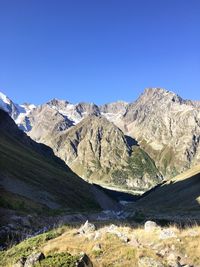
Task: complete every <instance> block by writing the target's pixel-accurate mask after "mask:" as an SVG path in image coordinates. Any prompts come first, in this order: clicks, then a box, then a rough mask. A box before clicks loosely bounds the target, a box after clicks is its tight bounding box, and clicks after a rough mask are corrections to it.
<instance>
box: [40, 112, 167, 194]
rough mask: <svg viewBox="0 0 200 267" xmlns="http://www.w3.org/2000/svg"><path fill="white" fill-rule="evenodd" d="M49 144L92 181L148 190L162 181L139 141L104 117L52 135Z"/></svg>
mask: <svg viewBox="0 0 200 267" xmlns="http://www.w3.org/2000/svg"><path fill="white" fill-rule="evenodd" d="M45 143H46V144H47V145H49V146H50V147H52V148H53V150H54V152H55V153H56V155H57V156H59V157H60V158H61V159H63V160H64V161H65V162H66V163H67V164H68V165H69V166H70V168H72V170H73V171H75V172H76V173H77V174H78V175H80V176H81V177H83V178H84V179H86V180H89V181H90V182H95V183H98V184H104V185H107V186H116V187H119V188H121V189H132V190H139V191H144V190H147V189H148V188H150V187H152V186H154V185H155V184H157V183H159V182H160V181H161V180H162V177H161V175H160V173H159V171H158V170H157V168H156V166H155V164H154V162H153V161H152V160H151V158H150V157H149V156H148V155H147V154H146V153H145V152H144V151H143V150H142V149H141V148H140V147H139V146H137V142H136V141H135V140H134V139H132V138H130V137H129V138H128V137H126V136H125V135H124V134H123V132H122V131H121V130H120V129H119V128H117V127H116V126H115V125H114V124H113V123H111V122H109V121H108V120H107V119H106V118H104V117H102V116H88V117H87V118H85V119H83V120H82V121H81V122H80V123H79V124H77V125H76V126H74V127H72V128H69V129H68V130H66V131H63V132H60V133H57V134H55V135H53V134H52V133H51V134H50V135H49V136H48V138H47V139H46V140H45Z"/></svg>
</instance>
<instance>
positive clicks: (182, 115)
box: [10, 88, 200, 177]
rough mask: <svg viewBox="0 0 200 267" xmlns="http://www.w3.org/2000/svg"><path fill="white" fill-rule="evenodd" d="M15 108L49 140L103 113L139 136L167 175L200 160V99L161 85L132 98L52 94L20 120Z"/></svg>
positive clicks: (31, 130)
mask: <svg viewBox="0 0 200 267" xmlns="http://www.w3.org/2000/svg"><path fill="white" fill-rule="evenodd" d="M13 114H14V113H10V115H11V116H12V117H13V119H15V121H16V123H17V124H18V125H19V127H21V128H22V129H24V130H25V131H27V133H28V134H29V135H30V136H31V137H32V138H33V139H35V140H36V141H38V142H44V143H45V142H46V141H47V139H48V138H49V137H50V136H51V135H53V136H54V135H60V133H61V132H63V131H66V130H67V129H70V128H73V127H75V125H77V124H79V123H80V122H81V121H82V120H83V119H85V118H86V117H87V116H89V115H96V116H103V117H105V118H106V119H107V120H109V121H110V122H113V123H114V124H115V125H116V126H117V127H118V128H120V129H121V130H122V131H123V133H124V134H125V135H127V136H130V137H131V138H133V139H135V140H137V142H138V144H139V145H140V146H141V148H143V149H144V151H145V152H147V153H148V154H149V156H150V157H151V158H152V159H153V160H154V161H155V163H156V166H157V167H158V169H159V170H160V172H161V173H162V174H163V175H164V176H166V177H170V176H173V175H176V174H178V173H180V172H182V171H184V170H186V169H188V168H190V167H191V166H193V165H195V164H198V163H200V146H199V141H200V106H199V101H190V100H184V99H182V98H181V97H180V96H178V95H177V94H175V93H173V92H170V91H167V90H165V89H162V88H147V89H146V90H145V91H144V93H143V94H142V95H141V96H140V97H139V98H138V99H137V100H136V101H134V102H132V103H126V102H123V101H119V102H115V103H110V104H105V105H102V106H97V105H95V104H92V103H79V104H76V105H73V104H71V103H69V102H68V101H64V100H57V99H53V100H51V101H49V102H47V103H46V104H43V105H41V106H38V107H35V108H33V109H32V110H31V111H30V112H29V113H28V116H25V117H24V118H25V119H24V120H21V122H20V123H18V119H16V116H14V115H13ZM50 118H51V119H50ZM22 126H23V127H22ZM47 142H48V141H47Z"/></svg>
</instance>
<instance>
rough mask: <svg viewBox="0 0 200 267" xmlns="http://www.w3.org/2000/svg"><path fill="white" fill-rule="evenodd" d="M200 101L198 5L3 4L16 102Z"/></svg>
mask: <svg viewBox="0 0 200 267" xmlns="http://www.w3.org/2000/svg"><path fill="white" fill-rule="evenodd" d="M145 87H164V88H166V89H168V90H172V91H174V92H176V93H178V94H180V95H181V96H182V97H184V98H190V99H199V100H200V1H199V0H0V90H2V91H3V92H4V93H6V94H7V95H8V96H10V97H11V98H12V99H13V100H14V101H16V102H18V103H22V102H24V101H28V102H33V103H36V104H38V103H42V102H45V101H47V100H49V99H51V98H53V97H57V98H62V99H67V100H69V101H71V102H78V101H88V102H96V103H97V104H101V103H105V102H111V101H115V100H118V99H120V100H122V99H123V100H126V101H131V100H134V99H135V98H137V96H138V95H139V94H140V93H141V92H142V91H143V89H144V88H145Z"/></svg>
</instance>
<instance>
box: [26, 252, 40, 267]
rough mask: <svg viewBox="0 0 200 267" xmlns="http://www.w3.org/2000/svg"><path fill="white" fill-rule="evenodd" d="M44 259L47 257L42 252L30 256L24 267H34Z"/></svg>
mask: <svg viewBox="0 0 200 267" xmlns="http://www.w3.org/2000/svg"><path fill="white" fill-rule="evenodd" d="M44 258H45V256H44V254H43V253H42V252H38V253H33V254H31V255H30V256H28V258H27V260H26V262H25V264H24V267H33V266H34V264H36V263H37V262H39V261H41V260H43V259H44Z"/></svg>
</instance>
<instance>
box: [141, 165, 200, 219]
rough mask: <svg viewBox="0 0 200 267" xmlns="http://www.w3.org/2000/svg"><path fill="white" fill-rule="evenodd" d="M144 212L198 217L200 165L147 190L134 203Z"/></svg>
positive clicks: (199, 214)
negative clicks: (144, 194)
mask: <svg viewBox="0 0 200 267" xmlns="http://www.w3.org/2000/svg"><path fill="white" fill-rule="evenodd" d="M136 206H137V207H138V208H142V209H143V211H144V212H145V213H149V212H152V213H154V214H160V215H162V214H168V215H170V214H173V215H177V216H178V215H180V214H183V215H187V216H188V217H189V218H190V216H192V215H193V216H196V218H198V219H199V218H200V165H197V166H195V167H193V168H192V169H189V170H187V171H186V172H184V173H182V174H180V175H178V176H176V177H174V178H172V179H170V180H168V181H166V182H165V183H163V184H162V185H161V186H158V187H157V188H155V189H154V190H152V191H150V192H147V193H146V196H144V197H143V198H141V199H140V200H139V201H138V202H137V205H136ZM191 218H192V217H191Z"/></svg>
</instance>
